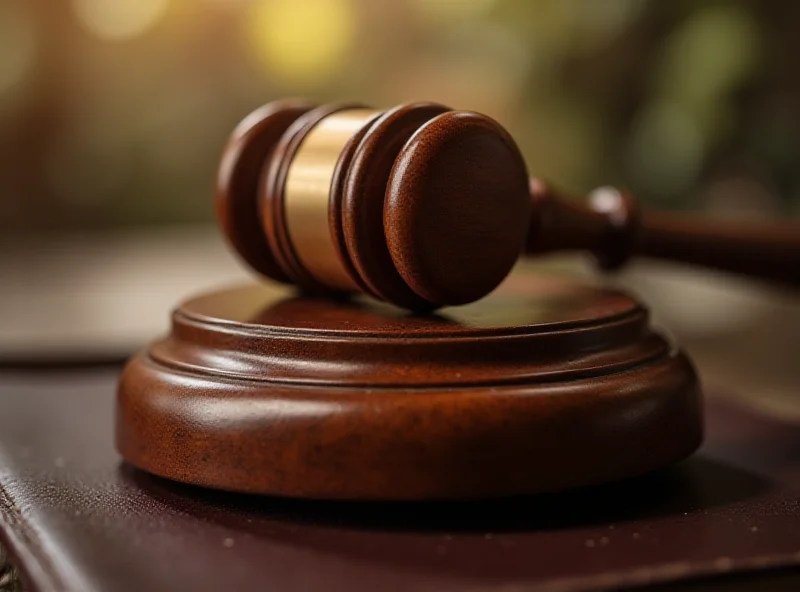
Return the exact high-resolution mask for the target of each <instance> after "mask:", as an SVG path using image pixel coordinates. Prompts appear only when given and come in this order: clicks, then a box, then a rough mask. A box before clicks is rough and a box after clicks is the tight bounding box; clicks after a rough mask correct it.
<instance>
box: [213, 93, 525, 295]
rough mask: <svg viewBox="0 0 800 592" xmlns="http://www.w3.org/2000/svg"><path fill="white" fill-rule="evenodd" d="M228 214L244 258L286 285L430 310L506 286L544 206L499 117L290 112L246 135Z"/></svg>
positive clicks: (445, 112)
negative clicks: (533, 218) (537, 207)
mask: <svg viewBox="0 0 800 592" xmlns="http://www.w3.org/2000/svg"><path fill="white" fill-rule="evenodd" d="M216 207H217V217H218V219H219V222H220V225H221V226H222V229H223V231H224V233H225V234H226V236H227V238H228V240H229V241H230V242H231V243H232V245H233V246H234V248H235V249H236V251H237V252H238V253H239V255H240V256H241V257H242V258H243V259H244V260H245V261H246V262H247V263H248V264H249V265H250V266H251V267H252V268H253V269H255V270H257V271H258V272H260V273H261V274H263V275H265V276H267V277H269V278H271V279H273V280H277V281H279V282H285V283H292V284H296V285H298V286H300V287H301V288H303V289H305V290H307V291H310V292H314V293H337V292H365V293H367V294H370V295H372V296H374V297H376V298H379V299H381V300H385V301H388V302H391V303H393V304H395V305H398V306H401V307H404V308H408V309H412V310H430V309H433V308H437V307H440V306H447V305H458V304H465V303H467V302H472V301H474V300H477V299H479V298H481V297H483V296H485V295H486V294H488V293H489V292H491V291H492V290H493V289H494V288H495V287H496V286H497V285H498V284H499V283H500V282H501V281H502V280H503V278H505V277H506V275H507V274H508V273H509V271H510V270H511V268H512V266H513V265H514V262H515V261H516V259H517V257H518V256H519V254H520V253H521V252H522V249H523V246H524V243H525V239H526V236H527V232H528V226H529V222H530V210H531V200H530V197H529V192H528V174H527V171H526V167H525V163H524V160H523V158H522V155H521V154H520V152H519V149H518V148H517V146H516V144H515V143H514V141H513V140H512V139H511V137H510V136H509V134H508V133H507V132H506V131H505V130H504V129H503V128H502V127H501V126H500V125H499V124H498V123H497V122H495V121H493V120H492V119H490V118H488V117H486V116H483V115H480V114H477V113H471V112H464V111H453V110H451V109H448V108H447V107H444V106H442V105H437V104H434V103H414V104H406V105H401V106H399V107H395V108H393V109H390V110H388V111H380V110H375V109H370V108H367V107H364V106H361V105H324V106H315V105H312V104H310V103H307V102H305V101H299V100H286V101H276V102H273V103H270V104H268V105H265V106H264V107H262V108H260V109H258V110H257V111H255V112H254V113H252V114H251V115H249V116H248V117H247V118H245V119H244V120H243V121H242V123H241V124H240V125H239V126H238V127H237V128H236V130H235V131H234V133H233V135H232V136H231V139H230V140H229V142H228V144H227V146H226V148H225V151H224V154H223V157H222V161H221V165H220V169H219V174H218V178H217V189H216Z"/></svg>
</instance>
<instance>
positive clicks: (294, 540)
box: [0, 371, 800, 592]
mask: <svg viewBox="0 0 800 592" xmlns="http://www.w3.org/2000/svg"><path fill="white" fill-rule="evenodd" d="M116 378H117V377H116V372H114V371H92V372H88V371H64V372H40V373H38V374H35V375H34V374H24V373H13V372H8V371H6V372H4V373H2V374H0V518H1V520H0V541H1V542H2V545H3V546H4V547H5V549H6V552H7V554H8V558H9V560H10V562H11V563H12V564H13V565H14V567H15V569H16V570H17V572H18V574H19V578H20V581H21V584H22V586H23V587H24V589H26V590H40V591H46V592H50V591H61V590H75V591H82V592H90V591H94V590H103V591H117V590H119V591H128V590H130V591H141V590H149V591H158V590H193V591H205V590H208V591H211V590H215V591H216V590H276V591H297V592H304V591H308V592H310V591H319V590H353V591H359V590H363V591H375V590H381V591H383V592H392V591H420V592H422V591H431V592H432V591H436V592H447V591H451V590H452V591H455V590H459V591H476V592H477V591H486V590H502V591H515V592H516V591H523V590H549V591H579V590H600V589H619V588H637V587H646V586H649V585H653V584H659V583H660V584H664V583H669V582H673V583H680V582H688V581H696V580H697V578H709V577H710V578H716V577H718V576H720V575H723V576H724V575H725V574H740V573H745V572H747V573H753V572H762V571H763V572H766V571H768V570H775V569H777V568H787V567H791V566H796V565H797V564H798V563H800V462H798V460H800V458H798V455H799V454H800V427H798V426H797V425H792V424H791V423H786V422H782V421H778V420H773V419H768V418H766V417H764V416H760V415H757V414H755V413H753V412H751V411H747V410H745V409H744V408H740V407H737V406H734V405H732V404H730V403H725V402H722V401H720V400H715V399H713V398H712V399H711V400H710V401H709V404H708V409H707V442H706V444H705V445H704V447H703V448H702V449H701V451H700V452H699V453H698V454H696V455H694V456H693V457H692V458H690V459H689V460H687V461H685V462H683V463H681V464H679V465H677V466H675V467H672V468H670V469H667V470H664V471H660V472H657V473H655V474H651V475H649V476H646V477H642V478H639V479H635V480H631V481H626V482H622V483H616V484H610V485H606V486H602V487H595V488H591V489H586V490H582V491H572V492H567V493H560V494H550V495H542V496H535V497H522V498H515V499H505V500H494V501H486V502H470V503H463V502H462V503H430V504H359V503H342V502H336V503H334V502H311V501H298V500H288V499H275V498H268V497H261V496H245V495H237V494H231V493H225V492H218V491H210V490H204V489H200V488H196V487H189V486H185V485H180V484H176V483H171V482H168V481H165V480H163V479H159V478H155V477H152V476H150V475H147V474H145V473H142V472H140V471H138V470H136V469H133V468H132V467H129V466H127V465H125V464H124V463H122V462H121V460H120V457H119V455H118V454H117V452H116V451H115V450H114V446H113V426H114V392H115V388H116ZM631 446H636V442H631ZM754 589H760V588H759V587H758V586H755V587H754Z"/></svg>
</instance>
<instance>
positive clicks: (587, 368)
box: [117, 278, 702, 500]
mask: <svg viewBox="0 0 800 592" xmlns="http://www.w3.org/2000/svg"><path fill="white" fill-rule="evenodd" d="M515 282H516V283H517V285H516V286H514V285H513V284H514V283H515ZM701 431H702V428H701V405H700V391H699V387H698V383H697V378H696V375H695V372H694V370H693V368H692V366H691V364H690V362H689V361H688V360H687V359H686V358H685V356H683V355H682V354H680V353H678V352H675V351H674V350H673V349H672V348H671V347H670V346H669V344H668V343H667V342H666V341H665V340H664V339H663V338H662V337H660V336H659V335H657V334H655V333H653V332H652V331H651V330H650V328H649V326H648V320H647V313H646V311H645V310H644V309H643V308H642V307H641V306H640V305H639V304H638V303H637V302H636V301H635V300H634V299H633V298H631V297H630V296H627V295H625V294H622V293H619V292H615V291H610V290H600V289H595V288H588V287H584V286H580V285H575V284H569V283H562V282H560V281H555V280H547V279H542V278H539V279H531V278H528V279H526V280H524V281H522V280H520V281H516V280H514V281H512V282H511V284H510V285H509V287H508V288H506V290H501V291H500V292H499V293H498V294H495V295H493V296H492V297H491V298H488V299H486V300H485V301H482V302H479V303H476V304H473V305H470V306H467V307H462V308H458V309H445V310H444V311H442V312H441V313H440V314H439V315H431V316H425V317H423V316H413V315H408V314H407V313H405V312H403V311H402V310H400V309H397V308H395V307H392V306H388V305H384V304H380V303H377V302H374V301H360V300H356V301H353V302H334V301H331V300H328V299H310V298H298V297H293V296H291V295H284V296H283V297H281V296H277V297H276V296H275V292H274V291H269V290H267V289H265V288H263V287H258V286H250V287H242V288H236V289H231V290H224V291H220V292H215V293H211V294H207V295H204V296H200V297H197V298H195V299H192V300H190V301H188V302H186V303H184V304H183V305H182V306H181V307H179V308H178V310H177V311H176V313H175V314H174V317H173V326H172V332H171V335H169V336H168V337H167V338H165V339H163V340H160V341H158V342H156V343H154V344H153V345H152V346H151V347H150V348H149V349H148V350H147V351H146V352H144V353H142V354H141V355H140V356H138V357H137V358H135V359H134V360H132V361H131V363H130V364H129V366H128V367H127V369H126V371H125V373H124V374H123V377H122V380H121V383H120V388H119V394H118V405H117V446H118V448H119V450H120V452H121V453H122V455H123V456H124V457H125V459H126V460H128V461H129V462H131V463H132V464H134V465H136V466H138V467H140V468H143V469H146V470H148V471H150V472H152V473H155V474H157V475H161V476H164V477H168V478H171V479H175V480H178V481H183V482H187V483H194V484H199V485H205V486H210V487H215V488H220V489H228V490H234V491H242V492H253V493H269V494H275V495H284V496H297V497H307V498H326V499H327V498H337V499H375V500H393V499H396V500H399V499H407V500H412V499H416V500H421V499H469V498H482V497H494V496H505V495H513V494H521V493H534V492H540V491H553V490H560V489H564V488H570V487H576V486H581V485H587V484H592V483H600V482H605V481H611V480H615V479H619V478H623V477H628V476H632V475H637V474H641V473H644V472H647V471H649V470H652V469H654V468H656V467H659V466H663V465H665V464H668V463H671V462H675V461H677V460H679V459H681V458H683V457H685V456H686V455H688V454H689V453H691V452H692V451H693V450H694V449H695V448H696V447H697V446H698V445H699V443H700V439H701Z"/></svg>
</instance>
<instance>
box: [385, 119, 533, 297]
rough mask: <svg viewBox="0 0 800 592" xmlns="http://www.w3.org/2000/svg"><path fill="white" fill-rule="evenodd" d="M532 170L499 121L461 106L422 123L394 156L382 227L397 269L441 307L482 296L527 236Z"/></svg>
mask: <svg viewBox="0 0 800 592" xmlns="http://www.w3.org/2000/svg"><path fill="white" fill-rule="evenodd" d="M530 210H531V200H530V198H529V196H528V173H527V171H526V169H525V162H524V160H523V158H522V155H521V154H520V152H519V149H518V148H517V146H516V144H515V143H514V141H513V140H512V139H511V137H510V136H509V135H508V134H507V133H506V131H505V130H504V129H503V128H502V127H501V126H500V125H499V124H498V123H496V122H495V121H493V120H491V119H489V118H488V117H485V116H483V115H478V114H476V113H467V112H463V111H462V112H459V111H450V112H448V113H443V114H442V115H439V116H438V117H436V118H434V119H432V120H430V121H428V122H427V123H426V124H424V125H423V126H422V127H421V128H420V129H419V130H418V131H417V132H416V133H415V134H414V136H413V137H412V138H411V139H410V140H409V141H408V142H407V143H406V145H405V146H404V148H403V150H402V152H401V153H400V155H399V156H398V157H397V159H396V161H395V165H394V168H393V170H392V175H391V177H390V178H389V182H388V187H387V189H386V202H385V207H384V219H383V222H384V232H385V233H386V241H387V243H388V246H389V252H390V254H391V256H392V261H393V263H394V266H395V267H396V268H397V271H398V272H399V273H400V275H401V276H402V278H403V279H404V280H405V282H406V283H407V284H408V285H409V286H410V287H411V288H412V289H413V290H414V292H416V293H417V294H419V295H420V296H422V297H423V298H425V299H426V300H428V301H430V302H435V303H436V304H439V305H458V304H465V303H468V302H473V301H475V300H478V299H480V298H482V297H483V296H485V295H486V294H488V293H489V292H491V291H492V290H494V289H495V288H496V287H497V286H498V285H499V284H500V282H501V281H503V279H505V277H506V276H507V275H508V273H509V272H510V271H511V268H512V267H513V266H514V263H515V262H516V260H517V258H518V256H519V253H520V252H521V251H522V248H523V245H524V244H525V238H526V236H527V234H528V224H529V222H528V221H529V219H530V215H531V214H530Z"/></svg>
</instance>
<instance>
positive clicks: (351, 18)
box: [247, 0, 356, 87]
mask: <svg viewBox="0 0 800 592" xmlns="http://www.w3.org/2000/svg"><path fill="white" fill-rule="evenodd" d="M355 33H356V17H355V13H354V10H353V6H352V5H351V3H350V2H349V1H348V0H260V1H258V2H254V3H253V4H252V5H251V8H250V13H249V15H248V18H247V34H248V37H249V39H250V44H251V47H252V48H253V51H254V52H255V55H256V58H257V59H258V60H259V61H260V62H261V63H262V64H263V65H264V67H265V68H266V69H267V71H268V73H269V74H271V75H272V76H274V77H275V78H277V79H279V80H280V81H281V82H283V83H284V84H293V85H297V86H300V87H313V86H317V85H321V84H322V83H325V82H328V81H329V80H330V79H331V77H333V76H335V75H336V74H337V73H339V72H341V71H342V69H343V68H344V66H345V60H346V57H347V54H348V52H349V50H350V48H351V46H352V43H353V41H354V36H355Z"/></svg>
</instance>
